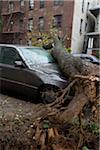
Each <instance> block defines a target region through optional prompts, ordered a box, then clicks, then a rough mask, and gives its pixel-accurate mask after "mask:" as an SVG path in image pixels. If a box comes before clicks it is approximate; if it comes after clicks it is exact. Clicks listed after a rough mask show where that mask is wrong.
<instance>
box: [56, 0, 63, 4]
mask: <svg viewBox="0 0 100 150" xmlns="http://www.w3.org/2000/svg"><path fill="white" fill-rule="evenodd" d="M63 3H64V0H54V5H63Z"/></svg>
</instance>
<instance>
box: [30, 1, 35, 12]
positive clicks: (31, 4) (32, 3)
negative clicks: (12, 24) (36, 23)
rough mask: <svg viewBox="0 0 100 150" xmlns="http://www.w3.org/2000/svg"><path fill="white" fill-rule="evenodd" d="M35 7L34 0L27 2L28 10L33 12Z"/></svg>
mask: <svg viewBox="0 0 100 150" xmlns="http://www.w3.org/2000/svg"><path fill="white" fill-rule="evenodd" d="M34 6H35V0H29V10H33V9H34Z"/></svg>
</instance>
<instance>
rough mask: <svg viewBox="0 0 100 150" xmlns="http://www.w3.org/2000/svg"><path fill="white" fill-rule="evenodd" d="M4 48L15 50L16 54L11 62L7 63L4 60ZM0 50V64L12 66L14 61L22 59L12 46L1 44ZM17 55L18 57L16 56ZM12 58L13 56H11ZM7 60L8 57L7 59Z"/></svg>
mask: <svg viewBox="0 0 100 150" xmlns="http://www.w3.org/2000/svg"><path fill="white" fill-rule="evenodd" d="M6 49H9V51H11V50H12V51H14V52H15V54H16V55H17V56H16V59H15V60H14V59H13V60H12V62H11V63H7V62H4V60H3V59H4V54H5V53H6V51H7V50H6ZM0 51H1V56H2V60H1V62H0V63H1V64H4V65H10V66H14V62H15V61H16V60H21V61H22V58H21V56H20V54H19V53H18V51H17V50H16V49H15V48H14V47H7V46H3V47H1V49H0ZM2 51H3V53H2ZM8 56H9V55H7V58H9V57H8ZM18 57H19V58H18ZM12 58H13V57H12ZM8 60H9V59H8Z"/></svg>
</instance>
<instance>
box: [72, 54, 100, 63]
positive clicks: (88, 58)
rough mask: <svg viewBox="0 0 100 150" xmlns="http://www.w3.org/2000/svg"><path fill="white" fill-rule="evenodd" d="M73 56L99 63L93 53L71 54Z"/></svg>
mask: <svg viewBox="0 0 100 150" xmlns="http://www.w3.org/2000/svg"><path fill="white" fill-rule="evenodd" d="M73 56H75V57H80V58H81V59H83V60H85V61H89V62H91V63H93V64H97V65H100V60H99V59H97V58H96V57H95V56H93V55H88V54H73Z"/></svg>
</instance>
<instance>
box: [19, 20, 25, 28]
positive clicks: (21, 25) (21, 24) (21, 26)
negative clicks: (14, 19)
mask: <svg viewBox="0 0 100 150" xmlns="http://www.w3.org/2000/svg"><path fill="white" fill-rule="evenodd" d="M19 25H20V28H23V26H24V22H23V19H20V20H19Z"/></svg>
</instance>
